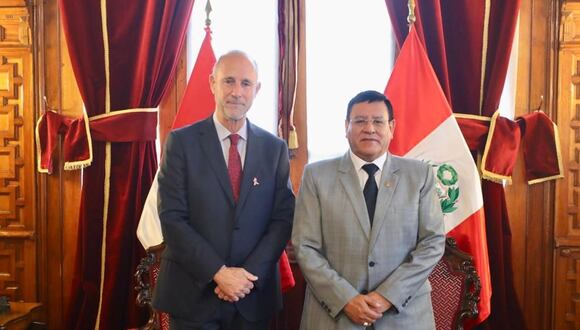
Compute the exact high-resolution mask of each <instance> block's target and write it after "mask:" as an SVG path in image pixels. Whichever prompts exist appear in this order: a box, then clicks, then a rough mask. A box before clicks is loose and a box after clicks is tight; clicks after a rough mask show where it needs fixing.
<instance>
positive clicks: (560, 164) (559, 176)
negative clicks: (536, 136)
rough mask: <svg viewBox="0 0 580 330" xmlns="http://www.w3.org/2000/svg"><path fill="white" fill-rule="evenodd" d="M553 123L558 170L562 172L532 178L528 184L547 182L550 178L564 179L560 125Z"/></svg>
mask: <svg viewBox="0 0 580 330" xmlns="http://www.w3.org/2000/svg"><path fill="white" fill-rule="evenodd" d="M552 125H553V126H554V143H555V144H556V157H557V159H558V171H559V172H560V174H556V175H552V176H548V177H545V178H538V179H534V180H530V181H528V184H530V185H532V184H536V183H542V182H546V181H549V180H555V179H562V178H563V177H564V166H563V165H564V163H563V162H562V153H561V152H560V150H561V149H560V133H559V131H558V125H556V123H554V122H552Z"/></svg>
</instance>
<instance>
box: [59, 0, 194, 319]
mask: <svg viewBox="0 0 580 330" xmlns="http://www.w3.org/2000/svg"><path fill="white" fill-rule="evenodd" d="M193 2H194V0H165V1H161V0H141V1H106V0H84V1H78V0H60V1H59V5H60V9H61V13H62V20H63V26H64V31H65V35H66V39H67V45H68V49H69V53H70V57H71V61H72V65H73V70H74V73H75V77H76V80H77V84H78V86H79V89H80V92H81V95H82V98H83V101H84V105H85V108H86V112H87V115H88V117H89V118H91V117H93V118H92V119H91V120H90V123H91V125H90V127H91V133H92V149H93V161H92V165H91V166H89V167H87V168H85V169H84V171H83V186H82V197H81V209H80V215H79V233H78V248H77V256H76V263H75V277H74V279H73V283H72V294H71V304H70V306H69V308H68V312H67V316H66V318H67V322H68V323H67V327H68V328H70V329H92V328H99V329H126V328H129V327H136V326H139V325H142V324H143V323H144V321H145V316H146V315H145V313H146V311H145V310H139V309H137V307H136V304H135V291H134V289H133V288H134V283H133V273H134V271H135V269H136V266H137V264H138V261H139V259H140V258H141V256H142V255H143V254H144V251H143V248H142V247H141V245H140V243H139V242H138V241H137V239H136V235H135V231H136V228H137V224H138V220H139V217H140V215H141V210H142V206H143V203H144V200H145V198H146V196H147V193H148V191H149V187H150V185H151V182H152V180H153V177H154V175H155V171H156V169H157V156H156V151H155V133H154V132H155V127H156V125H157V114H156V112H155V111H154V110H151V109H150V108H156V107H157V106H158V104H159V102H160V101H161V98H162V96H163V94H164V93H165V90H166V89H167V87H168V81H169V80H170V78H171V77H172V75H173V73H174V71H175V66H176V62H177V56H178V54H179V52H180V49H181V47H182V46H183V43H184V36H185V31H186V27H187V23H188V20H189V16H190V13H191V8H192V6H193ZM103 13H104V14H103ZM103 24H106V26H105V28H104V29H103ZM123 110H124V111H123ZM97 115H100V116H99V118H94V116H97ZM136 117H138V120H135V118H136ZM97 122H100V123H106V125H104V127H105V128H104V129H103V130H101V131H99V132H97V131H96V130H95V127H93V126H96V125H93V124H96V123H97ZM143 126H145V127H146V129H144V127H143Z"/></svg>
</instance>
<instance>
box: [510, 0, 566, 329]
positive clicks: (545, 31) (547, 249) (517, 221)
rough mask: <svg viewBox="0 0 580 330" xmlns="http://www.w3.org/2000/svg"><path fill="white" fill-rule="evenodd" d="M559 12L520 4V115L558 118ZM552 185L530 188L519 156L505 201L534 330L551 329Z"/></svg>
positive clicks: (549, 5)
mask: <svg viewBox="0 0 580 330" xmlns="http://www.w3.org/2000/svg"><path fill="white" fill-rule="evenodd" d="M558 9H559V8H558V3H557V2H555V1H550V0H530V1H522V2H521V8H520V16H519V31H518V35H517V37H518V67H517V92H516V109H515V115H516V117H517V116H521V115H525V114H527V113H530V112H532V111H534V110H536V109H537V108H538V107H539V106H540V104H542V110H543V111H544V112H546V114H547V115H548V116H550V117H551V118H552V119H553V120H555V118H556V117H557V107H556V106H555V100H556V96H555V93H556V92H555V84H554V79H555V76H556V74H555V71H556V69H555V63H557V62H556V60H557V57H556V55H557V34H556V31H557V12H558ZM542 98H543V101H542ZM553 187H554V182H546V183H540V184H535V185H528V184H527V182H526V180H525V170H524V163H523V153H522V152H520V154H519V156H518V160H517V162H516V167H515V170H514V173H513V184H512V185H509V186H506V202H507V209H508V214H509V218H510V228H511V233H512V236H511V238H512V261H513V269H514V286H515V290H516V295H517V297H516V298H517V301H518V302H519V304H520V306H521V308H522V312H523V314H524V319H525V322H526V325H527V327H528V329H530V330H543V329H551V327H552V265H553V260H552V259H553V226H554V225H553V223H554V213H553V212H554V205H553V204H554V196H553V195H554V191H553Z"/></svg>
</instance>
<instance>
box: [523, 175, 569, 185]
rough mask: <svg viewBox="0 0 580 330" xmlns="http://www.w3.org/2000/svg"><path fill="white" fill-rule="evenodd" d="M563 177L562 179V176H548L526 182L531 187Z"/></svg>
mask: <svg viewBox="0 0 580 330" xmlns="http://www.w3.org/2000/svg"><path fill="white" fill-rule="evenodd" d="M563 177H564V175H562V174H558V175H552V176H548V177H545V178H539V179H534V180H530V181H528V184H529V185H532V184H536V183H542V182H546V181H550V180H555V179H562V178H563Z"/></svg>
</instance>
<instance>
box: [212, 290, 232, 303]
mask: <svg viewBox="0 0 580 330" xmlns="http://www.w3.org/2000/svg"><path fill="white" fill-rule="evenodd" d="M213 292H214V293H215V294H216V296H218V298H220V299H221V300H224V301H227V302H234V301H233V300H232V299H230V298H229V297H228V296H227V295H226V294H225V293H224V292H223V291H222V289H220V287H219V286H216V287H215V289H214V290H213Z"/></svg>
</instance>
